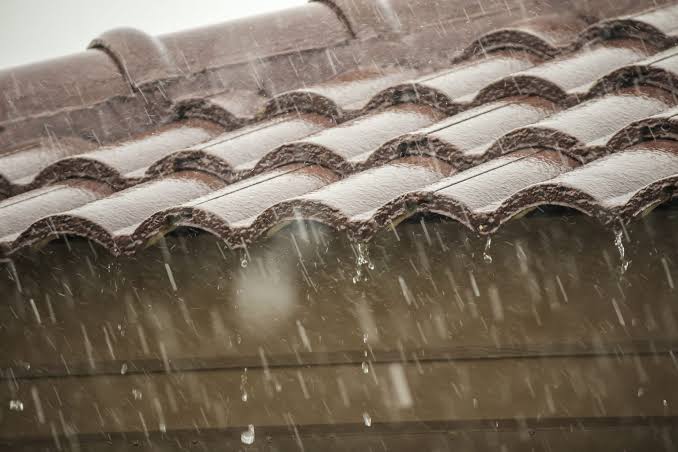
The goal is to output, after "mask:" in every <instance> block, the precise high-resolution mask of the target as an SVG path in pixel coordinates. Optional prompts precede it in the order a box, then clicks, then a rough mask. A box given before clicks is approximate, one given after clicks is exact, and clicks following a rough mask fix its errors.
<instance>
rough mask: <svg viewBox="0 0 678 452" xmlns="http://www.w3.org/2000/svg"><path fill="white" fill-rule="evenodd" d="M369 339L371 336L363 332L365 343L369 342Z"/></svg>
mask: <svg viewBox="0 0 678 452" xmlns="http://www.w3.org/2000/svg"><path fill="white" fill-rule="evenodd" d="M368 339H369V336H368V334H367V333H365V334H363V344H367V340H368Z"/></svg>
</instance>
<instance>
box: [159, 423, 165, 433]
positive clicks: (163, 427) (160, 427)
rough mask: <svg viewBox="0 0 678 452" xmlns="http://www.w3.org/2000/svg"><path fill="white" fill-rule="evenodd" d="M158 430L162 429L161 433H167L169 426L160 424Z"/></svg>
mask: <svg viewBox="0 0 678 452" xmlns="http://www.w3.org/2000/svg"><path fill="white" fill-rule="evenodd" d="M158 428H159V429H160V431H161V432H163V433H167V426H166V425H165V424H160V425H159V426H158Z"/></svg>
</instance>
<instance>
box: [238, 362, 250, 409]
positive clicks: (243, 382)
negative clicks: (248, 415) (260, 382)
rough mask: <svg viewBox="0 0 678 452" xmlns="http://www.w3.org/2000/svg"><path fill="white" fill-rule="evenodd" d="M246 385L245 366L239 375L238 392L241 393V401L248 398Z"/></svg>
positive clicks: (245, 400)
mask: <svg viewBox="0 0 678 452" xmlns="http://www.w3.org/2000/svg"><path fill="white" fill-rule="evenodd" d="M246 385H247V368H245V371H244V372H243V374H242V375H241V376H240V393H241V395H240V399H241V400H242V401H243V402H247V399H248V398H249V397H248V395H247V388H246Z"/></svg>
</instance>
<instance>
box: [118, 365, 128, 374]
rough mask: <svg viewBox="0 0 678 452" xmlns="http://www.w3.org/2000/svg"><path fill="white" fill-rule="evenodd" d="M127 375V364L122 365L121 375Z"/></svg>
mask: <svg viewBox="0 0 678 452" xmlns="http://www.w3.org/2000/svg"><path fill="white" fill-rule="evenodd" d="M126 373H127V363H122V367H120V375H125V374H126Z"/></svg>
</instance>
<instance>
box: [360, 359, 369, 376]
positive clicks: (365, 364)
mask: <svg viewBox="0 0 678 452" xmlns="http://www.w3.org/2000/svg"><path fill="white" fill-rule="evenodd" d="M361 367H362V369H363V373H364V374H368V373H370V365H369V364H367V362H366V361H363V363H362V366H361Z"/></svg>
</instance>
